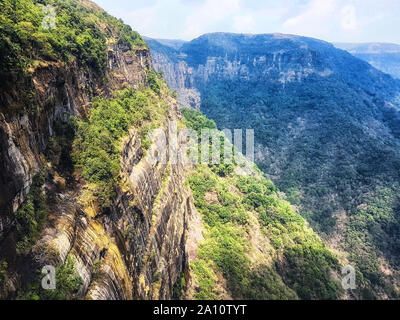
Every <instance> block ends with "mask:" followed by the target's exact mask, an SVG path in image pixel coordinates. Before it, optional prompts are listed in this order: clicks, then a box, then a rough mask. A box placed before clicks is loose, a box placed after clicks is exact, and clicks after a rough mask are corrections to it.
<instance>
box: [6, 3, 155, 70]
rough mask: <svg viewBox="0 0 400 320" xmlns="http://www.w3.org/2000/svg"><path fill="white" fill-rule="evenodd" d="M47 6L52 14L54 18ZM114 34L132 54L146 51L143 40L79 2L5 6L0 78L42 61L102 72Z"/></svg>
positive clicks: (127, 28)
mask: <svg viewBox="0 0 400 320" xmlns="http://www.w3.org/2000/svg"><path fill="white" fill-rule="evenodd" d="M47 6H52V7H53V8H54V15H53V12H52V9H50V10H49V9H48V8H50V7H47ZM53 17H54V19H55V20H54V21H52V19H53ZM53 22H54V23H55V26H56V27H54V28H52V23H53ZM49 26H50V28H49ZM106 26H108V27H106ZM110 28H112V29H114V31H113V32H114V35H113V37H116V38H118V42H119V43H120V44H124V45H126V46H127V47H128V48H129V49H131V48H137V47H147V45H146V44H145V42H144V41H143V40H142V38H141V37H140V35H139V34H138V33H136V32H134V31H132V29H131V28H130V27H129V26H127V25H125V24H123V23H122V22H121V21H120V20H117V19H116V18H114V17H112V16H110V15H108V14H107V13H106V12H104V11H103V10H101V9H99V8H98V9H97V8H96V9H92V8H89V7H86V6H83V5H81V4H80V3H79V2H78V1H74V0H3V1H1V2H0V73H1V74H2V76H6V75H7V74H8V73H9V72H10V71H15V72H20V71H28V69H29V68H30V67H32V66H34V65H35V61H38V60H44V61H59V60H61V61H64V62H68V61H69V60H70V59H71V58H72V57H74V58H76V61H77V62H78V63H79V64H80V65H81V66H89V67H91V68H93V69H95V70H97V71H99V72H104V71H105V68H106V63H107V50H106V49H107V47H106V40H107V39H108V38H111V36H112V35H111V34H110V30H111V29H110ZM32 49H33V50H32Z"/></svg>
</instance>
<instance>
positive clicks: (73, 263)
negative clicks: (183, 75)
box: [0, 0, 196, 299]
mask: <svg viewBox="0 0 400 320" xmlns="http://www.w3.org/2000/svg"><path fill="white" fill-rule="evenodd" d="M43 5H52V6H53V8H54V10H55V13H56V15H55V17H54V18H55V26H54V28H45V27H44V26H43V25H42V21H43V19H44V18H46V17H45V15H46V13H45V12H46V11H45V10H42V9H43ZM1 9H2V10H1V11H2V14H1V24H0V27H1V29H2V32H1V48H2V50H1V54H2V59H1V61H2V64H1V75H2V80H4V81H2V90H1V147H0V148H1V163H2V164H1V166H2V167H1V215H0V218H1V224H0V226H1V248H0V255H1V257H0V260H1V262H2V275H3V272H4V271H5V275H6V276H5V277H3V276H2V279H1V280H2V281H1V283H0V285H1V294H2V296H3V297H8V298H15V297H17V296H18V297H20V298H32V299H37V298H43V299H46V298H57V299H70V298H77V297H80V298H83V297H86V298H89V299H132V298H138V299H140V298H142V299H148V298H154V299H159V298H163V299H169V298H171V297H172V291H173V290H172V288H173V286H174V284H175V282H176V280H177V279H178V277H180V274H181V273H182V272H183V271H184V268H185V265H186V264H187V261H186V259H187V257H186V255H187V251H186V247H185V245H186V238H187V236H186V233H187V229H188V228H187V225H188V224H190V221H191V219H192V218H193V216H194V215H195V214H196V211H195V209H194V207H193V201H192V200H191V193H190V192H189V190H188V188H187V187H185V184H184V181H185V173H184V171H183V167H182V166H175V165H173V166H168V165H167V164H165V165H164V164H160V163H154V162H151V164H149V161H148V157H150V156H151V155H152V153H153V152H157V148H158V147H160V146H157V145H153V144H152V141H148V140H146V133H147V131H148V130H149V129H150V127H151V125H153V126H155V127H156V126H160V127H164V128H168V123H169V120H171V121H172V120H177V121H178V120H179V118H180V113H179V111H178V108H177V104H176V102H175V101H174V99H173V98H171V97H170V93H169V90H168V88H167V87H166V86H165V85H164V84H163V83H162V81H161V80H160V79H159V78H158V76H157V75H156V74H155V73H154V72H152V71H151V58H150V53H149V50H148V47H147V45H146V44H145V43H144V42H143V40H142V39H141V38H140V36H139V35H138V34H137V33H135V32H133V31H132V30H131V29H130V27H128V26H126V25H124V24H122V23H121V22H120V21H118V20H117V19H114V18H112V17H110V16H109V15H107V14H106V13H105V12H104V11H102V10H101V9H100V8H98V7H97V6H96V5H94V4H93V3H91V2H89V1H45V2H43V1H28V0H27V1H19V2H15V1H5V2H2V3H1ZM50 18H51V17H50ZM3 58H4V59H3ZM123 89H125V90H126V91H121V90H123ZM118 92H122V93H121V94H125V97H126V98H131V99H133V100H134V101H130V102H133V103H136V104H134V105H129V108H130V109H129V116H130V118H129V121H127V122H126V129H125V131H124V132H119V133H118V136H116V135H115V131H113V129H112V128H111V127H110V126H107V125H110V123H111V121H112V120H113V119H112V118H109V117H108V118H107V115H106V114H107V110H109V109H107V106H108V103H113V104H114V105H115V104H118V103H119V104H122V102H121V101H122V99H123V98H122V97H121V96H120V95H118V94H117V93H118ZM95 97H96V99H97V100H96V99H95ZM95 101H97V102H95ZM94 102H95V103H97V105H95V104H94ZM94 110H96V112H97V113H96V112H94ZM141 112H142V113H141ZM144 112H146V114H144ZM139 113H140V115H139ZM156 113H158V116H157V117H156V116H155V114H156ZM96 114H97V116H104V117H105V118H104V119H101V120H104V121H101V120H100V121H98V122H96V121H95V120H94V119H95V118H96ZM125 115H126V116H127V115H128V111H127V113H126V114H125ZM151 116H153V118H152V117H151ZM156 118H157V122H156ZM151 120H154V121H153V122H152V121H151ZM98 124H101V126H100V127H97V126H96V125H98ZM85 128H89V129H88V130H89V131H85ZM121 128H122V127H118V129H121ZM96 130H97V131H96ZM94 131H96V132H97V133H96V134H94V133H93V132H94ZM93 137H97V138H98V140H96V141H97V142H98V144H96V142H94V141H93V140H90V139H91V138H93ZM168 141H169V140H168V138H167V142H166V143H167V144H168ZM85 143H87V144H85ZM89 144H91V145H92V146H94V147H95V148H97V149H90V150H88V145H89ZM103 148H105V149H103ZM74 150H75V151H76V152H75V153H76V154H78V155H86V156H87V157H84V158H83V157H82V158H79V156H77V157H78V158H77V157H75V156H74ZM101 156H103V158H101ZM103 160H104V161H110V162H109V164H111V166H110V167H104V166H103V167H99V166H101V164H102V161H103ZM79 161H81V162H79ZM96 161H97V162H96ZM103 164H104V163H103ZM106 164H108V163H106ZM79 165H82V166H79ZM85 168H86V171H85ZM89 169H90V170H91V171H90V172H88V170H89ZM109 174H111V175H109ZM84 178H86V179H84ZM32 181H33V183H32ZM105 181H106V182H107V183H106V182H105ZM45 265H53V266H56V267H57V279H58V281H57V283H58V288H57V290H56V291H55V292H52V291H46V290H43V289H42V288H41V287H40V281H39V277H38V275H37V273H36V272H37V270H41V268H42V267H43V266H45ZM3 269H4V270H3Z"/></svg>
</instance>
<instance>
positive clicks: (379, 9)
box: [95, 0, 400, 44]
mask: <svg viewBox="0 0 400 320" xmlns="http://www.w3.org/2000/svg"><path fill="white" fill-rule="evenodd" d="M95 2H96V3H97V4H99V5H100V6H101V7H103V8H104V9H106V10H107V11H108V12H109V13H111V14H113V15H114V16H116V17H118V18H122V19H123V20H124V21H125V22H126V23H128V24H130V25H131V26H132V27H133V28H134V29H135V30H137V31H138V32H140V33H141V34H142V35H146V36H149V37H154V38H167V39H184V40H191V39H193V38H196V37H198V36H200V35H201V34H204V33H207V32H217V31H225V32H237V33H273V32H281V33H291V34H299V35H305V36H311V37H315V38H319V39H323V40H327V41H332V42H334V41H336V42H370V41H373V42H377V41H380V42H394V43H399V44H400V0H279V1H278V0H95Z"/></svg>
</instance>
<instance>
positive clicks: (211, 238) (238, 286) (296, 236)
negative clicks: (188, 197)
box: [183, 109, 342, 299]
mask: <svg viewBox="0 0 400 320" xmlns="http://www.w3.org/2000/svg"><path fill="white" fill-rule="evenodd" d="M183 114H184V115H185V118H186V124H187V126H188V127H189V128H192V129H194V130H199V129H201V128H200V127H199V124H204V125H205V127H209V126H210V121H209V120H208V119H206V118H205V117H204V116H202V115H201V114H200V113H199V112H197V111H193V110H189V109H185V110H184V111H183ZM218 172H219V171H218V170H215V166H211V165H210V166H209V165H198V166H197V169H196V171H195V172H194V173H193V174H192V175H191V176H190V177H189V178H188V183H189V185H190V187H191V189H192V191H193V196H194V199H195V206H196V208H197V210H198V211H199V212H200V213H201V214H202V217H203V221H204V224H205V234H204V235H205V240H204V242H203V243H201V244H200V247H199V252H198V258H197V259H196V260H195V261H194V262H193V263H192V266H191V268H192V270H193V272H194V274H195V277H196V280H197V282H198V286H199V291H198V292H196V293H195V297H196V298H198V299H216V298H218V294H219V292H218V289H217V286H216V283H217V279H218V272H219V273H221V274H222V275H223V277H224V278H225V279H226V281H227V288H228V291H229V292H230V293H231V295H232V296H233V297H234V298H244V299H296V298H301V299H337V298H339V297H340V296H341V294H342V291H341V288H340V284H339V282H338V281H335V280H334V279H333V278H332V275H333V274H334V273H338V272H339V268H340V265H339V263H338V260H337V258H336V257H335V256H334V255H333V254H332V253H331V252H330V251H329V250H328V248H327V247H326V246H325V245H324V244H323V242H322V241H321V240H320V239H319V238H318V236H317V235H316V234H315V233H314V232H313V231H312V230H311V229H310V228H308V227H307V226H306V222H305V220H304V219H303V218H302V217H301V216H300V215H299V214H297V213H295V212H294V211H293V210H292V208H291V206H290V205H289V203H287V202H286V201H284V200H282V198H281V197H280V196H279V191H278V190H277V188H276V187H275V186H274V185H273V183H272V182H271V181H269V180H268V179H266V178H265V177H263V176H262V175H261V174H260V173H259V171H256V172H255V174H254V175H253V176H240V175H238V174H236V173H234V172H230V173H229V174H223V175H222V174H220V175H218ZM254 219H255V220H254ZM257 232H259V237H261V239H262V240H256V239H254V236H255V234H257ZM256 241H261V242H262V244H261V245H265V246H266V248H267V249H266V250H267V252H262V251H257V249H255V248H254V245H252V244H251V243H252V242H253V243H254V242H256ZM268 243H269V244H268ZM254 256H256V257H257V258H256V259H255V258H254ZM252 257H253V258H252Z"/></svg>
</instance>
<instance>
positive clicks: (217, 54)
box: [149, 33, 400, 298]
mask: <svg viewBox="0 0 400 320" xmlns="http://www.w3.org/2000/svg"><path fill="white" fill-rule="evenodd" d="M149 44H150V46H151V48H152V56H153V60H154V61H155V66H156V67H157V69H158V70H160V71H163V73H164V75H165V76H166V79H167V81H168V79H170V78H172V77H174V76H175V77H177V78H178V79H179V80H180V81H179V82H174V83H172V84H171V87H172V88H174V89H176V90H177V91H178V93H179V94H183V95H185V94H186V93H187V92H190V91H193V90H195V91H197V92H198V94H199V97H200V99H199V100H198V103H197V104H195V105H192V107H195V108H200V110H201V111H202V112H203V113H204V114H205V115H206V116H207V117H209V118H210V119H213V120H215V122H216V124H217V126H218V128H219V129H224V128H242V129H247V128H251V129H254V130H255V135H256V138H255V140H256V145H257V147H256V149H257V151H256V162H257V164H258V165H259V167H260V168H261V170H262V171H263V172H265V173H267V174H268V175H269V177H270V178H271V179H272V180H273V181H274V182H275V183H276V185H277V186H278V187H279V188H280V189H281V190H282V191H284V192H285V193H286V195H287V199H288V200H289V201H290V202H291V203H292V204H293V205H295V206H296V207H297V208H298V210H299V212H300V213H301V215H302V216H303V217H304V218H305V219H306V220H307V221H308V222H309V223H310V224H311V225H312V226H313V228H314V229H315V230H316V231H318V232H319V234H320V235H321V236H322V237H323V238H324V239H325V240H326V241H328V243H329V244H330V245H331V246H332V247H333V248H336V249H337V250H339V251H340V252H341V253H340V254H341V255H342V257H344V258H346V259H348V261H349V262H350V264H354V265H355V266H356V267H357V270H358V271H359V275H358V276H359V278H358V279H359V281H360V283H361V288H362V289H361V290H360V292H359V297H362V298H379V297H388V296H389V297H398V294H399V292H398V288H397V287H396V285H395V283H396V280H395V279H399V266H400V256H399V252H400V250H399V234H400V218H399V196H398V194H399V192H398V191H399V178H400V177H399V172H400V171H399V169H400V139H399V138H400V135H399V133H400V113H399V110H400V100H399V97H400V95H399V93H400V86H399V82H398V80H395V79H393V78H392V77H391V76H389V75H387V74H384V73H382V72H380V71H378V70H377V69H375V68H373V67H372V66H371V65H369V64H368V63H367V62H364V61H362V60H359V59H357V58H355V57H353V56H352V55H350V54H349V53H347V52H345V51H342V50H338V49H336V48H335V47H334V46H333V45H332V44H329V43H327V42H324V41H319V40H316V39H310V38H304V37H298V36H291V35H282V34H271V35H269V34H268V35H239V34H225V33H216V34H207V35H204V36H201V37H199V38H197V39H195V40H192V41H190V42H187V43H184V44H183V45H182V46H181V47H180V48H179V49H178V50H176V49H174V48H172V47H168V49H166V50H160V49H159V47H160V46H161V45H162V44H160V43H159V44H158V45H154V44H153V42H149ZM171 52H172V53H171ZM172 73H173V74H172ZM181 84H183V88H182V87H180V86H181ZM181 101H185V99H181Z"/></svg>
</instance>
